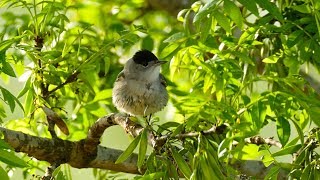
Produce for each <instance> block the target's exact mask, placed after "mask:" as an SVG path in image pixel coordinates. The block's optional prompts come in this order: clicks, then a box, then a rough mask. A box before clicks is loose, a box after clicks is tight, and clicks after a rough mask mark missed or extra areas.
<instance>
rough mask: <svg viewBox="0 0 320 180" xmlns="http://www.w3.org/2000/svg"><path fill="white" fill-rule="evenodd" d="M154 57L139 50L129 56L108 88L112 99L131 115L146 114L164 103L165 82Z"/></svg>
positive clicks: (165, 102) (160, 108)
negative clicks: (110, 89) (112, 84)
mask: <svg viewBox="0 0 320 180" xmlns="http://www.w3.org/2000/svg"><path fill="white" fill-rule="evenodd" d="M164 63H166V61H159V60H158V58H157V57H156V56H155V55H154V54H153V53H152V52H150V51H148V50H140V51H138V52H136V53H135V54H134V56H133V57H132V58H131V59H129V60H128V61H127V62H126V64H125V66H124V68H123V70H122V71H121V72H120V73H119V75H118V77H117V79H116V81H115V83H114V87H113V91H112V102H113V104H114V105H115V107H116V108H117V109H118V110H119V111H122V112H125V113H127V114H129V115H132V116H149V115H150V116H149V120H150V117H151V115H152V114H153V113H156V112H158V111H160V110H162V109H163V108H164V107H165V106H166V105H167V103H168V92H167V90H166V81H165V79H164V77H163V75H162V74H161V73H160V66H161V64H164Z"/></svg>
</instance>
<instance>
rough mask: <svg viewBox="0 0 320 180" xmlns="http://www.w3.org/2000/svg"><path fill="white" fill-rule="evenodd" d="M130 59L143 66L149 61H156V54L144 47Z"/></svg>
mask: <svg viewBox="0 0 320 180" xmlns="http://www.w3.org/2000/svg"><path fill="white" fill-rule="evenodd" d="M132 59H133V61H134V62H135V63H137V64H141V65H143V66H147V65H148V63H149V62H150V61H158V58H157V56H155V55H154V54H153V53H152V52H150V51H148V50H145V49H144V50H140V51H138V52H136V53H135V54H134V55H133V58H132Z"/></svg>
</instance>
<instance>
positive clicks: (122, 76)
mask: <svg viewBox="0 0 320 180" xmlns="http://www.w3.org/2000/svg"><path fill="white" fill-rule="evenodd" d="M124 78H125V76H124V72H123V70H122V71H121V72H120V73H119V74H118V76H117V79H116V82H117V81H121V80H124Z"/></svg>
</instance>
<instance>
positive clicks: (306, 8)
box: [291, 4, 312, 14]
mask: <svg viewBox="0 0 320 180" xmlns="http://www.w3.org/2000/svg"><path fill="white" fill-rule="evenodd" d="M291 8H292V9H294V10H297V11H299V12H301V13H307V14H309V13H311V11H312V10H311V9H312V8H311V7H310V6H309V5H307V4H301V5H296V6H291Z"/></svg>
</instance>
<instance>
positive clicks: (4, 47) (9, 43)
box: [0, 39, 16, 53]
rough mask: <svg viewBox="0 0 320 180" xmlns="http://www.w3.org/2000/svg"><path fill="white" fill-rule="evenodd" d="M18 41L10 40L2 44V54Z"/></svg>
mask: <svg viewBox="0 0 320 180" xmlns="http://www.w3.org/2000/svg"><path fill="white" fill-rule="evenodd" d="M15 42H16V41H15V40H14V39H9V40H5V41H2V42H0V52H1V53H2V52H5V51H6V50H7V49H8V48H9V47H10V46H11V45H12V44H13V43H15Z"/></svg>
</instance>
